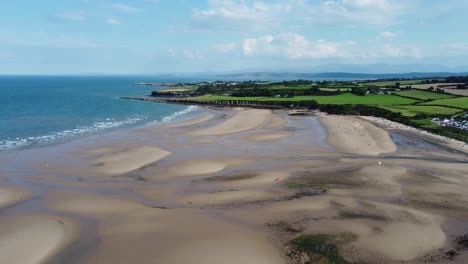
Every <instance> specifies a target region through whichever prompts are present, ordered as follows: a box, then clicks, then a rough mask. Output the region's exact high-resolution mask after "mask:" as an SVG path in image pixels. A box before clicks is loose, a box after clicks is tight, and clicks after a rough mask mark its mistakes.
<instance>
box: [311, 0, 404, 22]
mask: <svg viewBox="0 0 468 264" xmlns="http://www.w3.org/2000/svg"><path fill="white" fill-rule="evenodd" d="M407 5H408V1H403V0H326V1H323V2H321V3H320V4H319V5H308V6H306V7H304V8H305V9H306V10H309V12H308V13H309V15H308V16H307V18H306V20H307V21H308V22H310V23H316V24H328V25H350V26H356V25H368V26H385V25H391V24H396V23H398V22H399V21H398V18H399V17H400V16H401V15H402V14H403V13H404V12H405V11H406V10H407Z"/></svg>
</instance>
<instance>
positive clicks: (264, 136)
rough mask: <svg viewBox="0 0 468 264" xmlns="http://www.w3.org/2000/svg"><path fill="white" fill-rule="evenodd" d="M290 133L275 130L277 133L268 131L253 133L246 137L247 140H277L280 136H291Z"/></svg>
mask: <svg viewBox="0 0 468 264" xmlns="http://www.w3.org/2000/svg"><path fill="white" fill-rule="evenodd" d="M291 136H292V135H291V134H290V133H285V132H277V133H268V134H266V133H265V134H255V135H253V136H250V137H248V138H247V139H248V140H253V141H272V140H278V139H282V138H287V137H291Z"/></svg>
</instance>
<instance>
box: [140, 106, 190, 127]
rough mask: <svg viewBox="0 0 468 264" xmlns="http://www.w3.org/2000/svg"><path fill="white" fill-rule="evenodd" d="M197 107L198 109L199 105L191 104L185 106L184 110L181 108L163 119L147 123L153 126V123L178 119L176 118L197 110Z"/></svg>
mask: <svg viewBox="0 0 468 264" xmlns="http://www.w3.org/2000/svg"><path fill="white" fill-rule="evenodd" d="M197 109H198V106H196V105H190V106H188V107H187V108H185V109H183V110H180V111H178V112H175V113H173V114H172V115H169V116H166V117H164V118H162V119H161V121H158V120H156V121H152V122H150V123H148V124H147V125H148V126H153V125H158V124H161V123H169V122H171V121H172V120H174V119H176V118H178V117H180V116H183V115H186V114H188V113H190V112H193V111H195V110H197Z"/></svg>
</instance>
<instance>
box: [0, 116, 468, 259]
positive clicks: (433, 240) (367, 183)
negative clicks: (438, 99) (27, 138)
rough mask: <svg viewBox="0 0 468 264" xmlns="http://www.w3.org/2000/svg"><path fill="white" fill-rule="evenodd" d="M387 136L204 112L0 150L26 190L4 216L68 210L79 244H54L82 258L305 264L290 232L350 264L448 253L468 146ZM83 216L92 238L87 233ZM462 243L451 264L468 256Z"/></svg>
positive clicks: (345, 125) (331, 122) (349, 121)
mask: <svg viewBox="0 0 468 264" xmlns="http://www.w3.org/2000/svg"><path fill="white" fill-rule="evenodd" d="M324 119H327V120H326V121H325V122H323V123H322V122H320V121H319V120H322V121H323V120H324ZM415 137H416V138H417V137H418V136H417V135H415ZM369 140H373V142H374V143H375V144H371V145H367V144H365V143H366V142H368V141H369ZM389 140H390V141H389ZM382 142H383V144H382ZM350 144H351V145H350ZM392 144H393V142H392V141H391V138H390V137H389V135H388V128H386V127H380V126H378V124H377V123H375V124H374V123H373V122H370V120H367V119H366V120H363V119H361V118H359V117H350V116H346V117H339V116H333V115H329V116H323V114H320V115H319V116H318V117H314V116H290V115H288V113H287V112H286V111H284V110H264V109H241V108H223V109H205V108H202V109H200V111H199V113H197V114H196V115H193V116H191V117H186V118H183V117H182V118H180V119H177V121H175V120H174V121H173V122H171V123H170V124H165V125H162V124H161V125H155V126H146V127H139V128H131V129H124V130H118V131H115V132H112V133H106V134H99V135H93V136H90V137H86V138H80V139H76V140H73V141H71V142H66V143H64V144H59V145H51V146H45V147H41V148H34V149H27V150H19V151H17V153H16V155H15V157H13V156H12V155H2V154H0V162H1V163H2V164H6V166H4V167H3V168H2V169H1V171H0V173H1V174H0V176H4V177H6V179H5V184H8V185H12V186H15V185H17V186H18V187H21V188H23V189H25V190H29V191H30V192H32V193H34V196H33V197H35V199H31V198H30V197H29V196H27V197H25V198H24V199H23V200H21V202H18V203H16V204H14V205H11V206H9V207H6V208H4V209H3V210H4V212H5V213H6V215H5V216H2V215H0V220H3V219H4V217H8V219H15V217H22V216H23V215H29V216H31V217H32V218H31V219H33V220H31V221H32V223H30V224H29V225H31V226H36V223H37V225H38V226H41V225H43V222H42V220H38V219H42V218H40V216H41V217H42V216H44V215H46V216H47V217H50V216H52V215H53V216H55V217H58V218H59V219H65V218H66V219H69V220H70V221H71V222H70V221H67V220H64V221H63V223H65V225H66V226H70V227H73V228H72V229H71V230H81V231H80V232H79V233H80V236H73V235H72V236H68V235H65V237H70V238H72V240H73V241H75V242H76V243H72V244H69V243H68V242H65V241H69V240H67V239H65V240H61V239H58V240H54V241H59V242H57V243H58V244H59V245H60V246H59V247H58V248H59V249H65V248H66V250H68V251H73V252H78V253H80V255H81V256H83V262H84V263H128V262H130V261H133V262H135V261H136V262H139V263H152V262H154V261H155V260H157V261H160V262H164V263H176V264H177V263H186V262H187V261H193V262H197V263H207V264H211V263H213V264H214V263H221V262H222V263H239V262H242V263H300V262H298V261H299V260H298V259H297V258H296V257H295V256H296V255H297V256H299V257H300V256H302V255H301V254H306V255H307V253H301V252H300V251H297V250H298V249H295V248H292V247H291V243H292V242H291V241H293V240H294V239H299V238H301V237H302V236H308V237H309V238H313V237H314V236H316V235H322V236H326V237H329V238H330V239H331V237H333V236H336V237H337V238H339V239H342V240H343V239H344V240H345V241H347V243H345V244H340V243H339V242H337V244H336V245H335V244H333V245H334V246H336V247H337V249H339V255H340V258H341V257H342V258H344V259H346V260H347V261H348V262H371V263H372V262H385V263H388V262H398V261H419V260H421V259H424V258H427V257H428V256H440V257H441V259H443V257H444V256H445V255H444V254H445V252H448V251H450V250H452V243H455V242H453V241H452V238H451V237H459V236H461V235H463V234H464V233H466V232H468V226H467V225H466V223H464V222H463V221H462V219H468V215H467V214H466V213H465V212H466V211H468V210H466V211H463V210H464V208H465V207H466V204H465V202H464V201H468V197H467V195H466V194H465V191H464V190H466V189H465V188H466V187H467V186H466V185H467V184H468V179H467V178H466V172H467V171H468V159H467V156H466V155H462V154H459V153H452V152H447V151H444V150H436V151H431V152H425V151H424V152H423V151H421V150H415V149H410V150H405V149H399V148H398V147H395V145H392ZM330 145H332V146H333V147H331V146H330ZM356 146H362V147H360V148H357V147H356ZM407 157H411V158H412V159H411V160H409V159H406V158H407ZM380 161H382V162H381V163H380ZM454 161H459V163H457V164H458V165H457V166H453V165H452V162H454ZM428 178H429V179H431V180H430V181H428V180H427V179H428ZM0 183H2V185H3V182H0ZM447 193H453V194H456V196H451V195H448V194H447ZM1 197H2V196H0V198H1ZM447 204H448V205H449V206H446V205H447ZM444 206H445V207H444ZM467 209H468V208H467ZM52 212H53V213H52ZM35 215H37V217H39V218H35V217H34V216H35ZM83 219H87V220H86V221H83ZM89 220H91V221H92V222H93V223H95V224H97V232H96V236H97V237H98V240H99V243H97V242H96V241H94V240H91V241H88V240H87V239H86V237H83V236H86V232H83V230H87V229H88V228H91V226H90V223H89V222H88V221H89ZM60 221H62V220H60ZM56 223H57V222H56ZM453 223H456V225H455V224H453ZM8 226H12V227H13V225H11V224H8ZM92 226H94V224H93V225H92ZM75 227H76V229H75ZM18 228H20V229H21V230H24V232H27V233H32V231H28V229H27V228H24V227H18ZM52 228H55V227H52ZM93 228H95V227H93ZM54 232H55V231H54ZM74 232H78V231H74ZM74 232H72V233H71V234H73V233H74ZM65 233H66V232H65ZM408 234H411V239H408ZM37 236H38V237H43V238H44V239H46V238H47V236H48V235H46V234H39V235H37ZM1 237H2V233H1V232H0V244H1V243H2V240H1ZM162 238H164V239H162ZM54 239H55V238H54ZM5 241H7V240H5ZM8 241H10V240H8ZM5 243H8V244H9V245H10V246H11V247H14V248H13V249H11V252H16V251H15V250H18V247H19V246H17V245H16V244H14V243H11V242H5ZM330 243H335V242H330ZM327 245H328V244H327ZM330 245H331V244H330ZM31 247H32V246H31ZM91 249H92V250H91ZM454 250H455V249H454ZM41 251H42V253H43V252H46V251H47V252H49V253H50V252H52V253H50V254H52V255H55V256H56V253H58V251H62V250H58V251H57V250H55V249H54V250H53V251H49V249H41ZM62 252H63V251H62ZM440 252H442V253H440ZM457 252H458V253H459V254H460V255H459V256H457V258H455V259H454V260H453V263H464V261H465V260H466V258H468V254H466V252H465V251H463V250H460V251H457ZM315 254H316V253H315ZM43 256H44V255H41V256H39V255H38V256H33V257H32V258H34V259H35V260H39V259H42V258H44V257H43ZM311 256H312V255H310V256H309V255H308V257H309V258H310V257H311ZM12 257H13V259H14V258H17V259H19V257H20V256H19V255H16V256H15V255H13V256H12ZM49 257H53V256H48V257H47V258H48V259H51V258H49ZM67 257H68V255H66V254H65V255H63V256H61V260H63V261H64V262H68V261H71V260H72V259H67ZM70 257H73V255H70ZM322 257H324V258H331V257H332V256H328V255H324V256H322Z"/></svg>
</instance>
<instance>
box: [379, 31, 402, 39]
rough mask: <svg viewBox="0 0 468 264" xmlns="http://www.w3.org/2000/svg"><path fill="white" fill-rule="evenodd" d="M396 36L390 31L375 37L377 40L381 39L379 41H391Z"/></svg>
mask: <svg viewBox="0 0 468 264" xmlns="http://www.w3.org/2000/svg"><path fill="white" fill-rule="evenodd" d="M397 36H398V34H397V33H395V32H391V31H384V32H380V34H379V36H378V37H377V39H381V40H392V39H394V38H396V37H397Z"/></svg>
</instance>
